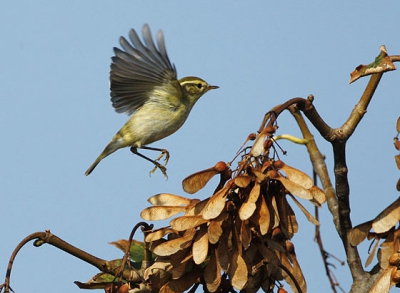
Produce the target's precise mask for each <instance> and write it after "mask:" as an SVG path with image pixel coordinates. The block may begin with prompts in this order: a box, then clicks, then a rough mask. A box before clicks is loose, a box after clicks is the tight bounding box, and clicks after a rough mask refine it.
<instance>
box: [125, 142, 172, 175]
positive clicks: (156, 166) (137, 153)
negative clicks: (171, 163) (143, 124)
mask: <svg viewBox="0 0 400 293" xmlns="http://www.w3.org/2000/svg"><path fill="white" fill-rule="evenodd" d="M141 148H143V149H148V150H155V151H160V152H162V154H161V156H159V157H158V158H157V159H156V160H152V159H150V158H148V157H146V156H145V155H142V154H141V153H139V152H138V151H137V148H135V147H131V149H130V150H131V152H132V153H134V154H135V155H138V156H139V157H141V158H143V159H145V160H147V161H149V162H152V163H153V164H154V166H155V167H154V168H153V169H152V170H151V171H150V175H151V174H152V173H154V172H155V171H156V170H157V168H158V169H160V170H161V172H162V173H163V174H164V176H165V177H166V178H167V179H168V175H167V168H165V165H166V164H167V163H168V159H169V153H168V151H167V150H163V149H156V148H149V147H141ZM164 154H166V158H165V160H166V161H167V162H166V163H165V165H164V166H163V165H161V164H160V163H159V162H157V160H159V159H161V158H162V157H163V156H164Z"/></svg>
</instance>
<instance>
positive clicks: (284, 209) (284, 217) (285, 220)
mask: <svg viewBox="0 0 400 293" xmlns="http://www.w3.org/2000/svg"><path fill="white" fill-rule="evenodd" d="M273 199H275V202H276V207H277V211H278V215H279V220H280V228H281V230H282V233H284V234H287V235H286V236H287V237H288V238H289V239H290V238H292V237H293V235H294V234H295V233H297V231H298V230H299V225H298V224H297V220H296V216H295V214H294V212H293V209H292V207H291V206H290V205H289V203H288V202H287V199H286V196H284V195H283V196H276V197H274V198H273Z"/></svg>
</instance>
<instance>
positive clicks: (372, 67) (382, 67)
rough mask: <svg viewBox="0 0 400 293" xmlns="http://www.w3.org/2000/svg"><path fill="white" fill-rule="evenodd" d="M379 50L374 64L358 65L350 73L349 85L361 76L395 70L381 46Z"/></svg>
mask: <svg viewBox="0 0 400 293" xmlns="http://www.w3.org/2000/svg"><path fill="white" fill-rule="evenodd" d="M380 50H381V53H380V54H379V55H378V56H377V57H376V58H375V60H374V62H372V63H370V64H368V65H359V66H357V67H356V69H354V71H353V72H352V73H350V83H352V82H355V81H356V80H357V79H359V78H360V77H363V76H367V75H371V74H374V73H381V72H387V71H391V70H396V66H395V65H394V64H393V62H392V60H391V59H390V57H389V56H388V55H387V53H386V48H385V47H384V46H381V47H380Z"/></svg>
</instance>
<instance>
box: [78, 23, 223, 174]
mask: <svg viewBox="0 0 400 293" xmlns="http://www.w3.org/2000/svg"><path fill="white" fill-rule="evenodd" d="M142 33H143V40H144V43H142V42H141V41H140V39H139V37H138V35H137V33H136V31H135V30H133V29H132V30H131V31H130V33H129V38H130V41H131V43H129V42H128V41H127V40H126V39H125V38H124V37H121V38H120V44H121V46H122V48H123V50H121V49H118V48H114V53H115V56H114V57H112V63H111V71H110V90H111V102H112V106H113V107H114V108H115V110H116V112H117V113H127V114H128V115H132V116H131V117H130V118H129V120H128V122H126V124H125V125H124V126H123V127H122V128H121V129H120V130H119V131H118V133H117V134H116V135H115V136H114V137H113V138H112V139H111V141H110V143H109V144H108V145H107V146H106V148H105V149H104V151H103V152H102V153H101V154H100V155H99V156H98V158H97V159H96V160H95V161H94V163H93V164H92V165H91V166H90V167H89V169H87V171H86V172H85V175H86V176H87V175H89V174H90V173H91V172H92V171H93V169H94V168H95V167H96V166H97V164H98V163H99V162H100V161H101V160H102V159H104V158H105V157H107V156H108V155H110V154H112V153H113V152H115V151H116V150H118V149H120V148H124V147H128V146H130V147H131V151H132V152H133V153H134V154H137V155H139V156H140V157H142V158H144V159H146V160H148V161H150V162H152V163H153V164H154V165H155V167H154V169H153V170H152V171H151V172H154V171H155V170H156V169H157V168H159V169H160V170H161V171H162V173H163V174H164V175H165V176H167V174H166V168H165V165H166V164H167V163H168V159H169V153H168V151H167V150H165V149H158V148H151V147H146V145H148V144H150V143H152V142H155V141H157V140H160V139H163V138H164V137H167V136H169V135H171V134H172V133H174V132H175V131H177V130H178V129H179V128H180V127H181V126H182V125H183V123H184V122H185V121H186V118H187V117H188V115H189V113H190V111H191V110H192V108H193V106H194V104H195V103H196V102H197V100H198V99H199V98H200V97H201V96H202V95H203V94H205V93H206V92H207V91H209V90H211V89H217V88H218V86H212V85H209V84H208V83H207V82H205V81H204V80H202V79H201V78H198V77H193V76H190V77H184V78H182V79H180V80H178V78H177V73H176V68H175V66H174V65H173V64H171V62H170V60H169V58H168V55H167V50H166V47H165V42H164V35H163V32H162V31H161V30H160V31H159V32H158V34H157V47H156V45H155V44H154V42H153V39H152V36H151V32H150V28H149V26H148V25H147V24H145V25H144V26H143V31H142ZM138 148H142V149H149V150H156V151H160V152H161V155H160V156H159V157H158V158H157V159H155V160H152V159H150V158H148V157H146V156H144V155H142V154H140V153H139V152H138V151H137V149H138ZM164 155H166V157H165V164H164V166H163V165H161V164H160V163H159V162H157V161H158V160H159V159H161V158H162V157H163V156H164Z"/></svg>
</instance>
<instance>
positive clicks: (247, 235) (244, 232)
mask: <svg viewBox="0 0 400 293" xmlns="http://www.w3.org/2000/svg"><path fill="white" fill-rule="evenodd" d="M240 237H241V239H242V245H243V248H244V249H247V248H248V247H249V246H250V243H251V228H250V225H249V221H247V220H246V221H242V227H241V229H240Z"/></svg>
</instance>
